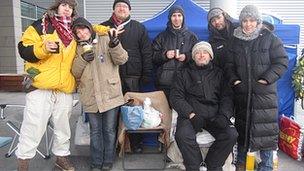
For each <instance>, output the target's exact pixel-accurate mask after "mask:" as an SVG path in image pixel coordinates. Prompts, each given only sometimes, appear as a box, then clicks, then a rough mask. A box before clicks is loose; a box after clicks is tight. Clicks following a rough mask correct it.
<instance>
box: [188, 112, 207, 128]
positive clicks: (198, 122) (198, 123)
mask: <svg viewBox="0 0 304 171" xmlns="http://www.w3.org/2000/svg"><path fill="white" fill-rule="evenodd" d="M190 122H191V124H192V127H193V129H194V131H195V132H201V131H202V128H203V126H204V119H203V118H202V117H199V116H198V115H197V114H196V115H194V117H193V118H191V119H190Z"/></svg>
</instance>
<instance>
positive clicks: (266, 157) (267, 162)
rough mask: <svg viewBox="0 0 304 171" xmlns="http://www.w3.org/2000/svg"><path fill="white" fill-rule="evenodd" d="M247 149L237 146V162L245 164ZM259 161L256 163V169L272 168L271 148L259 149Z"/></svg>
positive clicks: (262, 170) (261, 170) (265, 169)
mask: <svg viewBox="0 0 304 171" xmlns="http://www.w3.org/2000/svg"><path fill="white" fill-rule="evenodd" d="M246 155H247V151H246V150H244V148H243V147H240V146H238V153H237V164H246ZM260 158H261V162H260V163H259V164H258V167H257V171H272V170H273V150H260Z"/></svg>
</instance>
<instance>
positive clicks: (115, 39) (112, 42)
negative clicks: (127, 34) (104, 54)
mask: <svg viewBox="0 0 304 171" xmlns="http://www.w3.org/2000/svg"><path fill="white" fill-rule="evenodd" d="M108 35H109V38H110V42H109V47H110V48H114V47H116V46H117V45H118V44H119V39H118V37H117V34H116V31H115V30H113V35H112V34H111V32H110V31H108Z"/></svg>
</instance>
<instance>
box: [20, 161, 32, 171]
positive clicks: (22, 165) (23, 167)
mask: <svg viewBox="0 0 304 171" xmlns="http://www.w3.org/2000/svg"><path fill="white" fill-rule="evenodd" d="M29 162H30V159H18V171H28V166H29Z"/></svg>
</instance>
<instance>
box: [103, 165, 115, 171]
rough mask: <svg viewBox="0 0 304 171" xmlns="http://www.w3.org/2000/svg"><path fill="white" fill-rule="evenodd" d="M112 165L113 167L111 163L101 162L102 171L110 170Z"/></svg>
mask: <svg viewBox="0 0 304 171" xmlns="http://www.w3.org/2000/svg"><path fill="white" fill-rule="evenodd" d="M112 167H113V163H103V165H102V170H104V171H106V170H111V169H112Z"/></svg>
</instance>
